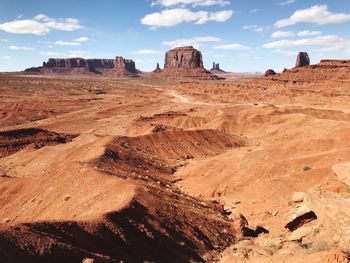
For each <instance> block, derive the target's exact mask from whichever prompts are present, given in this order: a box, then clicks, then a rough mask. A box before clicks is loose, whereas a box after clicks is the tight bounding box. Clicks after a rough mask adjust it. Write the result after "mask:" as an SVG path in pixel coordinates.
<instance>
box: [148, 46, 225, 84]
mask: <svg viewBox="0 0 350 263" xmlns="http://www.w3.org/2000/svg"><path fill="white" fill-rule="evenodd" d="M154 76H155V77H158V78H168V79H183V78H184V79H188V78H190V79H205V80H208V79H213V80H214V79H219V78H218V77H217V76H215V75H213V74H211V73H210V72H209V71H207V70H206V69H205V68H204V67H203V59H202V53H201V52H200V51H198V50H197V49H195V48H193V47H192V46H188V47H178V48H175V49H173V50H170V51H168V52H167V53H166V55H165V63H164V69H163V70H162V71H161V72H159V73H157V74H156V75H154Z"/></svg>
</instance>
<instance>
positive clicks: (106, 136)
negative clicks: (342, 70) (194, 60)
mask: <svg viewBox="0 0 350 263" xmlns="http://www.w3.org/2000/svg"><path fill="white" fill-rule="evenodd" d="M0 101H1V103H0V207H1V209H0V262H82V261H83V260H84V259H86V260H85V261H86V262H90V261H89V260H94V262H204V261H206V262H223V263H224V262H225V263H227V262H248V261H249V262H276V263H277V262H310V263H311V262H348V260H347V259H346V254H344V253H346V252H347V251H349V249H350V245H349V244H350V188H349V186H347V185H349V184H350V163H349V162H350V82H349V81H331V80H329V81H318V82H317V81H315V82H306V81H305V82H302V81H300V82H299V81H288V82H286V81H278V80H272V79H271V78H270V79H269V78H263V77H261V78H255V79H248V78H242V77H241V78H240V77H237V76H236V77H231V78H227V79H226V80H217V81H196V82H192V81H191V82H190V81H188V82H186V81H185V82H165V81H160V80H152V79H147V78H131V79H119V80H118V79H113V78H101V77H52V76H51V77H49V76H27V75H20V74H14V75H11V74H1V75H0ZM243 216H244V217H243ZM286 226H288V227H286ZM91 262H93V261H91Z"/></svg>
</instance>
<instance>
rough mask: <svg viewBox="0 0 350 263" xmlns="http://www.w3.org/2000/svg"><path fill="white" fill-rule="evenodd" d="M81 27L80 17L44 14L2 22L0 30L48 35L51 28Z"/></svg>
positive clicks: (71, 28) (68, 29)
mask: <svg viewBox="0 0 350 263" xmlns="http://www.w3.org/2000/svg"><path fill="white" fill-rule="evenodd" d="M80 28H81V25H80V22H79V20H78V19H75V18H65V19H54V18H50V17H48V16H47V15H44V14H39V15H36V16H35V17H34V18H33V19H24V20H17V19H16V20H13V21H10V22H5V23H2V24H0V30H3V31H5V32H8V33H14V34H32V35H46V34H48V33H49V32H50V31H51V30H60V31H74V30H77V29H80Z"/></svg>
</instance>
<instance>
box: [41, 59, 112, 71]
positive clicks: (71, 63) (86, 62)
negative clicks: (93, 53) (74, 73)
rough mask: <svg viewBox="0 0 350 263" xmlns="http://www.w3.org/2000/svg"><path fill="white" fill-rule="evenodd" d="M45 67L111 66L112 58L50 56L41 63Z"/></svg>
mask: <svg viewBox="0 0 350 263" xmlns="http://www.w3.org/2000/svg"><path fill="white" fill-rule="evenodd" d="M43 67H46V68H85V67H88V68H110V69H111V68H113V67H114V60H113V59H84V58H66V59H62V58H50V59H49V60H48V61H47V62H44V63H43Z"/></svg>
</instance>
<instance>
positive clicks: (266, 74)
mask: <svg viewBox="0 0 350 263" xmlns="http://www.w3.org/2000/svg"><path fill="white" fill-rule="evenodd" d="M273 75H276V72H275V71H274V70H273V69H268V70H266V71H265V77H268V76H273Z"/></svg>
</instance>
